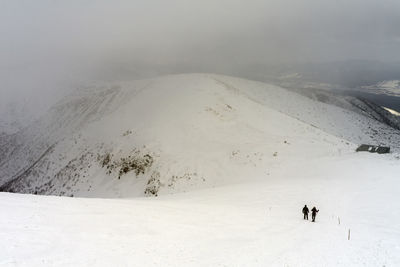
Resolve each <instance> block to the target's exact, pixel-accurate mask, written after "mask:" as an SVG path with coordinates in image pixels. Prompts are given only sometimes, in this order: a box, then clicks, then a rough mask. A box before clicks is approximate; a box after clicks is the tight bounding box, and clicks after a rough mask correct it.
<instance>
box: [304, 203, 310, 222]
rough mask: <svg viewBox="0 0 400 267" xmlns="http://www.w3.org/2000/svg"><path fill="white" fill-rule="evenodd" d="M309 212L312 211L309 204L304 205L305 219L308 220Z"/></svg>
mask: <svg viewBox="0 0 400 267" xmlns="http://www.w3.org/2000/svg"><path fill="white" fill-rule="evenodd" d="M309 212H310V210H309V209H308V207H307V205H304V208H303V214H304V220H308V213H309Z"/></svg>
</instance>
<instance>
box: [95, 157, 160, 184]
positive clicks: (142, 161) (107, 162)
mask: <svg viewBox="0 0 400 267" xmlns="http://www.w3.org/2000/svg"><path fill="white" fill-rule="evenodd" d="M112 157H113V155H111V154H110V153H106V154H104V155H103V156H99V157H98V160H99V161H100V164H101V166H102V167H103V168H104V167H105V168H107V174H111V173H112V172H113V171H114V170H118V179H121V176H122V175H124V174H127V173H128V172H130V171H134V172H135V174H136V176H138V175H139V174H144V173H145V172H146V171H147V169H148V168H150V167H151V165H152V164H153V162H154V159H153V157H152V156H151V155H150V154H145V155H141V154H140V151H138V150H134V152H133V154H132V155H130V156H128V157H126V158H120V159H117V160H112Z"/></svg>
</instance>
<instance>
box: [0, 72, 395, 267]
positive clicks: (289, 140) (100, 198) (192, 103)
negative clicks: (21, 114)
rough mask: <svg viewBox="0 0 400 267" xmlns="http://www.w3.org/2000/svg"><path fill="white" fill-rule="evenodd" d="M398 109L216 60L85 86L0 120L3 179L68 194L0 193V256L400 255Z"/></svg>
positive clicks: (237, 260)
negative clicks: (176, 71) (216, 65)
mask: <svg viewBox="0 0 400 267" xmlns="http://www.w3.org/2000/svg"><path fill="white" fill-rule="evenodd" d="M396 123H397V119H396V118H395V117H394V116H392V115H390V114H389V113H388V112H386V111H384V110H383V109H382V108H380V107H377V106H373V105H372V104H371V103H367V102H363V101H361V100H359V99H356V98H351V97H349V98H337V97H336V98H332V97H331V96H329V95H328V94H327V95H321V94H320V95H311V96H309V97H306V96H303V95H300V94H298V93H295V92H291V91H288V90H285V89H283V88H280V87H277V86H272V85H268V84H264V83H259V82H253V81H248V80H243V79H238V78H233V77H226V76H220V75H212V74H190V75H188V74H186V75H174V76H166V77H160V78H157V79H151V80H142V81H134V82H120V83H118V84H113V85H104V86H97V87H95V88H92V87H90V88H85V89H84V90H81V91H79V92H77V93H76V94H74V95H71V96H70V97H68V98H66V99H64V100H63V101H62V102H60V103H58V104H57V105H56V106H55V107H53V108H52V109H51V111H50V112H49V113H48V114H46V116H45V117H43V118H42V119H41V120H38V121H37V122H36V123H35V124H33V125H32V126H30V127H28V128H25V129H24V130H22V131H19V132H18V133H16V134H13V135H2V136H0V152H1V154H2V155H3V157H2V158H1V159H0V188H1V190H3V191H11V192H21V193H35V194H43V195H59V196H60V195H61V196H74V198H66V197H55V196H34V195H20V194H10V193H0V201H1V203H2V205H0V213H1V214H2V216H1V217H0V246H1V247H2V249H1V252H0V256H1V257H0V265H2V266H110V265H113V266H399V265H400V256H399V255H400V201H399V200H400V189H399V186H398V185H399V176H398V174H399V173H400V164H399V163H400V155H399V151H400V134H399V130H398V129H397V128H396V125H397V124H396ZM360 143H370V144H384V145H389V146H390V147H391V150H392V151H393V152H394V153H391V154H387V155H378V154H370V153H367V152H365V153H362V152H360V153H356V152H355V148H356V147H357V145H358V144H360ZM145 195H148V196H158V197H154V198H143V197H142V196H145ZM77 196H78V197H92V198H77ZM104 197H108V198H110V199H105V198H104ZM111 198H114V199H111ZM116 198H124V199H116ZM304 204H307V205H308V206H309V207H310V208H312V207H313V206H314V205H315V206H317V208H318V209H320V212H319V214H318V215H317V222H316V223H311V222H309V221H304V220H303V219H302V214H301V209H302V207H303V206H304ZM349 232H350V236H349Z"/></svg>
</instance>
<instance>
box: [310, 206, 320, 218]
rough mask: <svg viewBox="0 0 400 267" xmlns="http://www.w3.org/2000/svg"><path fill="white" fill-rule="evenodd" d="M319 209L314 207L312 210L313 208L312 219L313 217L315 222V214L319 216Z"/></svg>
mask: <svg viewBox="0 0 400 267" xmlns="http://www.w3.org/2000/svg"><path fill="white" fill-rule="evenodd" d="M318 211H319V210H317V208H316V207H314V208H312V210H311V219H312V221H313V222H315V216H317V212H318Z"/></svg>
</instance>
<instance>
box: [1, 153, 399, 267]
mask: <svg viewBox="0 0 400 267" xmlns="http://www.w3.org/2000/svg"><path fill="white" fill-rule="evenodd" d="M399 171H400V164H399V159H396V158H394V157H393V156H392V155H382V156H377V155H375V154H369V153H364V154H363V153H360V154H356V153H350V154H346V155H341V156H337V155H336V156H333V155H332V156H325V157H321V158H319V159H314V160H310V161H302V160H296V161H292V162H286V163H285V166H284V168H279V169H275V170H273V171H271V173H270V175H269V176H268V178H267V179H266V178H261V177H259V179H253V180H252V181H251V182H250V181H248V182H242V183H240V184H236V185H226V186H222V187H218V188H214V189H204V190H199V191H192V192H188V193H181V194H174V195H166V196H160V197H158V198H135V199H113V200H111V199H87V198H86V199H83V198H63V197H61V198H60V197H52V196H51V197H48V196H33V195H18V194H9V193H0V201H1V203H2V205H1V206H0V213H1V214H3V215H4V214H7V215H6V216H1V219H0V246H1V247H2V250H1V252H0V254H1V257H0V265H1V266H110V265H112V266H300V267H301V266H399V265H400V212H399V211H400V201H399V196H400V189H399V186H398V185H399V179H398V173H399ZM304 204H308V205H309V206H310V207H312V206H313V205H316V206H317V208H319V210H320V212H319V213H318V215H317V220H316V222H315V223H312V222H310V221H303V219H302V214H301V208H302V207H303V205H304ZM349 230H350V240H348V232H349Z"/></svg>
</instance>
